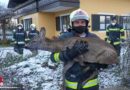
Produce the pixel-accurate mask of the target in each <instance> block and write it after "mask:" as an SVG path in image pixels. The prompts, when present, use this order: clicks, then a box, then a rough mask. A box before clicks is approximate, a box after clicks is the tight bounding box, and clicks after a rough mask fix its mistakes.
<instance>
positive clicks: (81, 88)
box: [50, 9, 107, 90]
mask: <svg viewBox="0 0 130 90" xmlns="http://www.w3.org/2000/svg"><path fill="white" fill-rule="evenodd" d="M70 22H71V26H72V29H71V30H70V31H69V32H66V33H63V34H62V35H61V36H59V39H61V40H64V39H65V38H70V37H83V38H85V37H93V38H99V37H98V36H96V35H95V34H92V33H90V32H89V30H88V23H89V16H88V14H87V13H86V12H85V11H84V10H82V9H78V10H75V11H73V12H72V13H71V14H70ZM88 51H89V49H88V44H87V43H86V42H83V41H79V42H76V43H75V44H74V46H73V47H72V48H67V49H66V50H64V51H61V52H53V53H52V54H51V56H50V58H51V61H52V62H56V63H58V62H60V61H62V62H64V64H65V67H66V66H67V65H68V64H70V63H71V61H73V59H74V58H76V57H77V56H79V55H81V54H83V53H85V52H88ZM106 67H107V65H105V64H98V63H85V66H82V65H80V64H79V63H78V62H74V63H73V64H71V65H70V67H69V68H68V69H66V71H65V88H66V90H99V84H98V79H97V75H98V73H96V72H97V71H98V70H99V69H100V68H106ZM85 68H88V70H86V71H85Z"/></svg>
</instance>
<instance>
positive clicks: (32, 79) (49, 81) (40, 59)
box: [0, 47, 121, 90]
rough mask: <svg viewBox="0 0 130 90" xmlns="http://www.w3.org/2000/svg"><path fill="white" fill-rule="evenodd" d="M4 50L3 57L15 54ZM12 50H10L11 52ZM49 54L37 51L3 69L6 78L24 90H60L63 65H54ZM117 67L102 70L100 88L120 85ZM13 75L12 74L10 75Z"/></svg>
mask: <svg viewBox="0 0 130 90" xmlns="http://www.w3.org/2000/svg"><path fill="white" fill-rule="evenodd" d="M0 49H10V50H4V54H3V57H5V56H6V53H7V52H11V53H13V54H16V53H15V52H14V51H13V49H12V47H9V48H0ZM11 49H12V50H11ZM29 54H31V52H30V51H28V50H24V55H23V57H25V56H26V55H29ZM50 54H51V53H50V52H47V51H40V50H39V51H38V55H36V56H35V57H31V58H29V59H28V60H26V61H23V62H20V63H18V64H14V65H12V66H10V67H8V68H6V69H5V71H6V74H8V75H7V76H11V77H12V78H13V79H16V82H17V83H20V84H23V86H24V87H25V88H26V89H25V90H33V89H35V90H60V88H61V86H62V79H63V78H62V72H63V71H62V70H63V64H62V63H60V64H58V65H57V64H54V63H52V62H51V61H50V58H49V56H50ZM118 69H119V66H114V65H113V67H111V66H110V67H109V68H108V69H105V70H102V71H101V72H100V74H99V81H100V88H107V87H112V86H116V85H120V84H121V76H120V74H119V72H118V71H119V70H118ZM12 73H13V74H12Z"/></svg>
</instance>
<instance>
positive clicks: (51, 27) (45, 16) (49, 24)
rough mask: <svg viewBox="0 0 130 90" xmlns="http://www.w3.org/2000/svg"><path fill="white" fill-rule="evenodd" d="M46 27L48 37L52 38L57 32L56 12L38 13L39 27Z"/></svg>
mask: <svg viewBox="0 0 130 90" xmlns="http://www.w3.org/2000/svg"><path fill="white" fill-rule="evenodd" d="M43 26H44V27H45V28H46V37H48V38H51V37H52V36H55V33H56V23H55V17H54V13H44V12H40V13H38V27H39V28H41V27H43Z"/></svg>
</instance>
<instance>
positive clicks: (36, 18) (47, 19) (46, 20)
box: [19, 12, 56, 38]
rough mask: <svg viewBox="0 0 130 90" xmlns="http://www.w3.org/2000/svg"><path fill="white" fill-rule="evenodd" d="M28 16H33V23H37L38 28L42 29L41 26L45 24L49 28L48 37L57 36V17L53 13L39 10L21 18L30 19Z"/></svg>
mask: <svg viewBox="0 0 130 90" xmlns="http://www.w3.org/2000/svg"><path fill="white" fill-rule="evenodd" d="M28 18H32V23H34V24H35V25H36V27H37V30H39V31H40V28H41V27H43V26H44V27H45V28H46V30H47V31H46V36H47V37H48V38H51V37H52V36H55V31H56V24H55V17H54V14H53V13H43V12H39V13H35V14H30V15H26V16H23V17H20V18H19V19H20V20H23V19H28Z"/></svg>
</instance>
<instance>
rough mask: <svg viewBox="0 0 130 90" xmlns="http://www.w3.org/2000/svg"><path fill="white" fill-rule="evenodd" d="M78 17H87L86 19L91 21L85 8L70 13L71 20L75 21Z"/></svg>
mask: <svg viewBox="0 0 130 90" xmlns="http://www.w3.org/2000/svg"><path fill="white" fill-rule="evenodd" d="M78 19H85V20H87V21H89V16H88V14H87V12H85V11H84V10H82V9H77V10H75V11H73V12H72V13H71V14H70V22H73V21H75V20H78Z"/></svg>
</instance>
